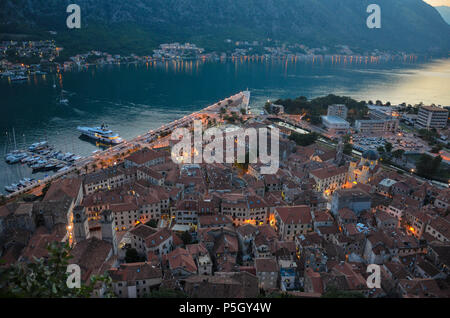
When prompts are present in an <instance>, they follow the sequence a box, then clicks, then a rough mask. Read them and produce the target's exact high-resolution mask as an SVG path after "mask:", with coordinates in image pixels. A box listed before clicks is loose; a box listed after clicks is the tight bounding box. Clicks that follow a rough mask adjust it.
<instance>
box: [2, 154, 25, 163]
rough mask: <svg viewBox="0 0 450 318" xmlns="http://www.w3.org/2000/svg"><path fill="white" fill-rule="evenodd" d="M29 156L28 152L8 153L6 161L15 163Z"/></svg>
mask: <svg viewBox="0 0 450 318" xmlns="http://www.w3.org/2000/svg"><path fill="white" fill-rule="evenodd" d="M25 157H27V154H26V153H23V152H18V153H10V154H7V155H6V158H5V161H6V162H7V163H10V164H13V163H17V162H20V161H21V160H22V159H23V158H25Z"/></svg>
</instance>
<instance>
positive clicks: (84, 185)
mask: <svg viewBox="0 0 450 318" xmlns="http://www.w3.org/2000/svg"><path fill="white" fill-rule="evenodd" d="M249 98H250V92H249V91H244V92H241V93H238V94H236V95H234V96H231V97H229V98H226V99H224V100H222V101H219V102H217V103H215V104H214V105H211V106H209V107H207V108H205V109H203V110H200V111H198V112H195V113H193V114H191V115H189V116H185V117H183V118H181V119H179V120H177V121H174V122H172V123H169V124H167V125H164V126H162V127H160V128H159V129H156V130H150V131H149V132H148V133H146V134H143V135H140V136H137V137H136V138H135V139H133V140H129V141H124V142H123V143H121V144H119V145H117V146H114V147H112V148H110V149H107V150H105V151H102V152H98V153H95V154H93V155H92V156H91V157H89V158H85V159H83V160H80V161H79V162H77V164H76V165H74V166H73V167H72V168H71V169H68V170H67V171H64V172H63V173H60V174H58V175H56V176H52V177H50V178H48V179H46V180H45V182H42V183H40V184H38V185H35V186H33V187H32V188H27V189H23V190H21V191H19V192H18V193H13V194H10V195H8V196H5V197H3V198H2V201H3V202H2V205H1V206H0V247H1V248H0V259H1V260H2V263H1V264H0V270H1V271H3V272H2V273H4V274H2V276H3V277H5V278H7V277H9V276H8V275H13V274H14V273H15V272H14V269H15V268H16V267H17V266H20V265H19V264H22V265H23V264H33V263H34V262H37V260H38V259H43V260H44V262H45V260H49V259H54V257H55V255H56V254H55V253H57V251H58V248H59V249H66V250H65V251H67V253H68V254H70V255H71V256H72V258H70V259H68V263H69V264H76V265H78V266H79V267H80V269H81V280H82V284H83V285H89V284H91V287H92V290H91V291H90V293H91V294H90V295H91V296H95V297H102V296H105V295H106V294H108V295H112V296H115V297H120V298H136V297H222V298H227V297H242V298H252V297H280V296H286V297H299V298H312V297H367V298H380V297H401V298H428V297H449V296H450V281H449V266H450V258H449V256H450V214H449V211H450V189H449V187H448V185H449V179H450V176H449V164H450V153H449V151H448V148H447V147H448V138H449V135H450V131H449V129H448V125H447V124H448V121H449V118H448V117H449V116H448V108H445V107H442V106H435V105H416V106H412V105H406V104H401V105H391V104H390V103H388V102H386V103H382V102H381V101H375V102H372V101H368V102H365V101H363V102H358V101H355V100H353V99H350V98H348V97H339V96H334V95H329V96H326V97H319V98H315V99H311V100H308V99H307V98H305V97H298V98H296V99H285V100H277V101H267V103H266V104H265V105H260V106H261V108H260V110H257V109H253V108H249ZM261 109H263V110H262V111H261ZM194 120H200V121H201V123H202V125H203V128H209V127H216V128H219V129H222V130H227V131H230V129H234V128H235V127H237V126H239V127H243V128H256V129H258V128H268V129H269V130H273V131H277V135H276V137H277V138H279V169H278V171H277V172H276V173H275V174H262V173H261V169H262V168H263V167H264V164H263V163H262V162H261V161H260V160H259V159H258V161H257V162H256V163H248V162H246V163H212V164H206V163H198V164H196V163H190V164H188V163H185V164H183V163H175V162H174V161H173V160H172V157H171V149H172V146H173V145H174V143H175V142H176V141H174V140H172V139H171V135H170V134H171V132H173V130H174V129H176V128H180V127H184V128H187V129H193V127H192V125H193V121H194ZM274 128H278V129H274ZM269 135H271V134H269ZM240 142H242V140H236V145H235V146H236V147H238V146H239V143H240ZM244 144H245V145H244V146H245V147H248V145H247V144H246V143H245V140H244ZM247 149H248V148H247ZM195 150H196V149H193V151H194V152H195ZM55 242H56V243H61V244H56V243H55ZM50 243H53V245H50V246H52V248H51V249H50V250H49V249H48V246H49V244H50ZM54 244H56V245H54ZM64 244H66V245H64ZM55 246H59V247H55ZM67 246H69V247H67ZM58 255H60V254H58ZM52 257H53V258H52ZM369 264H377V265H379V266H380V274H381V280H380V282H381V285H380V286H379V288H378V287H374V288H373V287H369V285H368V284H367V279H368V277H369V275H370V273H368V272H367V267H368V265H369ZM38 266H39V265H38ZM38 268H39V267H38ZM104 274H106V275H107V276H108V277H109V281H103V282H99V281H97V283H96V284H93V283H92V280H91V279H92V278H93V277H97V276H100V275H104ZM55 276H56V275H55ZM14 277H15V276H14ZM58 277H59V276H58ZM0 281H1V279H0ZM12 281H14V284H16V282H17V277H15V278H14V280H11V282H12ZM65 283H66V282H65V281H64V282H61V284H65ZM11 284H12V283H11ZM42 284H44V282H43V283H42ZM19 285H20V284H18V285H15V286H16V287H17V288H18V290H19V291H22V292H23V291H24V290H25V289H26V287H23V286H19ZM24 286H26V284H24ZM1 287H2V285H1V284H0V291H2V288H1ZM21 288H23V289H21ZM50 290H51V288H50ZM45 292H47V291H42V293H45Z"/></svg>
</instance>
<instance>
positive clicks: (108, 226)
mask: <svg viewBox="0 0 450 318" xmlns="http://www.w3.org/2000/svg"><path fill="white" fill-rule="evenodd" d="M101 215H102V218H101V221H100V223H101V225H102V240H104V241H106V242H109V243H111V244H112V245H113V251H114V254H115V255H117V251H118V250H117V237H116V230H115V229H114V216H113V213H112V211H111V210H105V211H103V212H102V213H101Z"/></svg>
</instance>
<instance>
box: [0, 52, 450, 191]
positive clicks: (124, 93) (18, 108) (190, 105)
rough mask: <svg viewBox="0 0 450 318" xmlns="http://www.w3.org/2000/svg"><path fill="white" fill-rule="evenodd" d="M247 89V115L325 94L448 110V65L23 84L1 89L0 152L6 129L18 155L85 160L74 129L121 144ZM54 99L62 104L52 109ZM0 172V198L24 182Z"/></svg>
mask: <svg viewBox="0 0 450 318" xmlns="http://www.w3.org/2000/svg"><path fill="white" fill-rule="evenodd" d="M403 62H404V63H403ZM54 86H55V87H54ZM246 88H248V89H250V90H251V92H252V98H251V103H250V106H251V107H253V108H262V106H263V105H264V102H265V101H266V100H267V99H272V100H274V99H277V98H288V97H297V96H300V95H303V96H306V97H308V98H311V97H316V96H321V95H325V94H329V93H333V94H338V95H347V96H352V97H354V98H357V99H362V100H377V99H379V100H382V101H384V102H385V101H390V102H391V103H401V102H406V103H411V104H416V103H419V102H424V103H425V104H430V103H435V104H442V105H449V104H450V89H449V88H450V61H449V60H438V61H432V62H428V63H416V59H414V58H412V59H410V60H409V59H407V60H405V61H402V63H390V62H380V61H379V60H370V58H369V59H368V61H367V64H366V61H365V59H364V60H362V59H361V61H359V60H356V58H355V59H351V58H349V59H346V60H343V59H342V57H341V60H340V62H339V59H337V58H336V60H335V58H334V57H332V58H331V57H330V59H329V60H321V59H313V60H306V61H300V60H298V59H295V58H294V59H285V60H281V59H280V60H259V59H248V58H242V59H241V58H236V59H234V60H232V61H229V60H228V61H225V60H223V61H218V62H214V61H198V60H196V61H165V62H148V63H144V64H121V65H108V66H90V67H87V68H86V67H84V68H82V69H81V70H79V71H62V73H60V74H57V75H56V76H55V75H51V74H48V75H46V76H39V75H32V76H30V79H29V81H28V82H24V83H10V82H8V81H6V80H0V96H1V107H0V132H1V135H0V151H2V152H3V153H6V152H7V151H10V150H12V149H14V147H15V146H14V141H13V139H14V138H13V136H12V128H13V127H14V129H15V134H16V136H15V137H16V142H15V143H16V144H17V147H18V148H24V147H25V146H28V145H30V144H31V143H33V142H36V141H39V140H44V139H45V140H48V141H49V142H50V144H52V145H53V146H54V147H55V149H57V150H61V151H64V152H72V153H76V154H80V155H88V154H90V153H91V152H92V151H94V150H96V149H98V148H97V145H96V144H93V143H89V142H86V141H84V140H81V139H79V138H78V137H79V134H78V132H77V130H76V127H77V126H79V125H83V126H98V125H99V124H101V123H106V124H108V126H109V127H110V128H111V129H112V130H113V131H115V132H117V133H119V134H120V135H121V136H122V137H124V138H126V139H127V138H131V137H134V136H136V135H139V134H142V133H143V132H146V131H148V130H150V129H155V128H157V127H159V126H161V125H162V124H164V123H167V122H169V121H171V120H174V119H177V118H180V117H182V116H184V115H186V114H189V113H191V112H192V111H194V110H198V109H200V108H203V107H205V106H206V105H208V104H210V103H213V102H215V101H217V100H219V99H223V98H224V97H227V96H230V95H232V94H235V93H236V92H238V91H241V90H244V89H246ZM62 90H64V92H63V91H62ZM61 97H63V98H67V99H68V100H69V103H68V105H64V104H61V103H59V100H60V99H61ZM0 171H4V173H3V174H0V190H3V186H4V184H10V183H12V182H15V181H17V176H18V175H19V176H20V177H21V178H22V177H25V176H27V174H28V171H26V170H25V171H21V169H20V167H19V166H14V167H11V166H7V165H6V164H5V162H4V160H0ZM22 175H23V176H22Z"/></svg>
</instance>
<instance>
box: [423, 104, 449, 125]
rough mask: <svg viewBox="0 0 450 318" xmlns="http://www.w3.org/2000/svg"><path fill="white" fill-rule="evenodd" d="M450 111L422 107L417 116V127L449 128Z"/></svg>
mask: <svg viewBox="0 0 450 318" xmlns="http://www.w3.org/2000/svg"><path fill="white" fill-rule="evenodd" d="M447 120H448V110H447V109H445V108H440V107H433V106H422V107H420V109H419V113H418V115H417V120H416V127H418V128H426V129H431V128H436V129H442V128H445V127H447Z"/></svg>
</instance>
